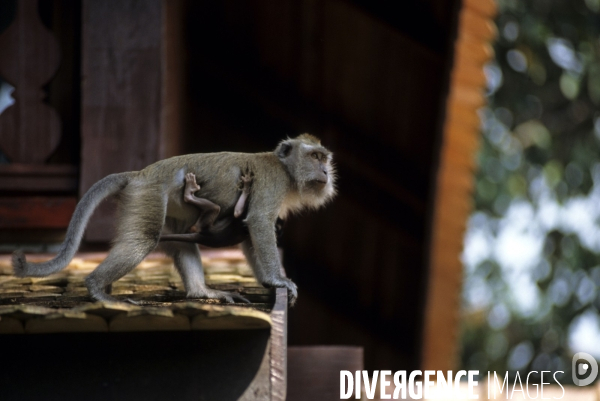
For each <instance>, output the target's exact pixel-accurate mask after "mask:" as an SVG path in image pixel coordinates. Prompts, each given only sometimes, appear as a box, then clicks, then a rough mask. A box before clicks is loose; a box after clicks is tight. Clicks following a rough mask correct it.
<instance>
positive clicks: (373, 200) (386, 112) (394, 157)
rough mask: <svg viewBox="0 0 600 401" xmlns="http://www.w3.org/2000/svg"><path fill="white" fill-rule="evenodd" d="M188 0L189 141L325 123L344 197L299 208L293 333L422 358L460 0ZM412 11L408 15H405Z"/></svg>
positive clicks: (287, 234)
mask: <svg viewBox="0 0 600 401" xmlns="http://www.w3.org/2000/svg"><path fill="white" fill-rule="evenodd" d="M405 7H406V9H407V10H410V18H407V17H406V16H403V17H400V16H398V15H397V14H398V13H397V12H396V11H395V10H393V9H392V8H391V6H387V5H386V3H385V2H374V3H370V2H364V3H361V2H356V3H355V2H350V1H343V0H303V1H291V0H289V1H285V0H284V1H278V2H270V1H243V2H240V1H235V2H234V1H225V2H218V3H217V2H194V1H190V2H188V3H187V10H186V13H185V14H186V16H187V20H186V30H185V32H186V35H185V37H186V40H187V46H188V49H189V53H188V54H189V57H190V60H189V64H188V67H189V75H188V83H189V85H188V88H187V89H188V98H189V102H188V110H187V116H188V117H187V119H186V136H185V141H186V145H185V148H186V151H190V152H196V151H202V152H206V151H216V150H223V149H228V150H241V151H259V150H266V149H271V148H274V147H275V145H276V144H277V142H278V141H279V140H281V139H282V138H285V136H287V135H296V134H299V133H302V132H305V131H308V132H312V133H315V134H316V135H318V136H320V137H321V138H322V140H323V143H324V144H325V145H326V146H328V147H330V148H331V149H332V150H333V151H334V154H335V160H336V163H337V167H338V172H339V196H338V197H337V198H336V200H335V201H334V202H333V203H332V204H331V205H330V206H328V207H327V208H326V209H324V210H323V211H321V212H318V213H307V214H303V215H302V216H298V217H295V218H292V219H290V221H289V222H288V224H287V226H286V227H285V229H284V236H283V247H284V250H285V264H286V267H287V268H288V273H289V275H290V276H291V277H292V278H293V279H294V280H295V281H296V282H297V283H298V285H299V288H300V297H299V302H298V306H297V307H295V308H294V309H292V311H291V312H290V337H289V339H290V343H291V344H346V345H353V344H355V345H365V346H366V350H365V358H366V366H367V368H371V369H373V368H377V369H383V368H391V369H410V368H416V367H417V366H418V364H419V352H420V351H419V350H420V347H421V343H420V336H421V325H422V323H423V321H422V315H423V310H424V306H423V302H424V299H425V296H424V291H425V288H426V263H427V259H426V254H427V245H428V229H427V227H428V222H429V217H428V216H429V214H428V211H429V208H430V206H429V205H430V201H431V200H432V199H431V197H432V177H433V176H434V172H435V168H434V166H435V165H436V160H437V147H436V144H437V141H438V139H439V138H438V133H439V132H440V130H441V122H442V120H441V119H440V117H441V116H442V115H443V103H444V99H445V94H446V90H447V85H448V82H449V78H448V77H449V66H450V61H451V59H450V57H449V56H450V55H451V51H452V48H451V47H450V45H451V43H452V38H453V35H454V33H453V27H454V26H455V20H453V16H454V15H456V14H455V12H456V7H457V4H456V3H455V2H453V1H427V2H418V1H410V2H407V3H406V5H405ZM409 19H410V21H411V22H410V23H408V22H407V20H409Z"/></svg>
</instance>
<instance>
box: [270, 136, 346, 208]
mask: <svg viewBox="0 0 600 401" xmlns="http://www.w3.org/2000/svg"><path fill="white" fill-rule="evenodd" d="M275 154H276V155H277V157H278V158H279V160H281V162H282V163H283V164H284V165H285V167H286V168H287V171H288V172H289V174H290V176H291V177H292V180H293V184H294V185H295V187H296V189H297V191H298V195H300V202H301V203H302V204H303V206H305V207H310V208H318V207H320V206H322V205H324V204H325V203H327V201H329V200H331V199H332V198H333V197H334V196H335V169H334V166H333V163H332V158H333V154H332V153H331V152H330V151H329V150H327V149H326V148H325V147H324V146H322V145H321V141H320V140H319V139H318V138H316V137H314V136H312V135H310V134H302V135H300V136H298V137H296V138H293V139H289V138H288V139H286V140H284V141H282V142H281V143H279V145H278V146H277V148H276V149H275Z"/></svg>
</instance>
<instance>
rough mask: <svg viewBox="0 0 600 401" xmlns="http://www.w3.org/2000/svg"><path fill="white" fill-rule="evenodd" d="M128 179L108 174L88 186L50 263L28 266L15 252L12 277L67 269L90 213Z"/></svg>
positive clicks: (23, 258) (20, 252)
mask: <svg viewBox="0 0 600 401" xmlns="http://www.w3.org/2000/svg"><path fill="white" fill-rule="evenodd" d="M130 175H131V173H120V174H111V175H109V176H107V177H104V178H103V179H101V180H100V181H98V182H97V183H95V184H94V185H92V187H91V188H90V189H89V190H88V191H87V192H86V193H85V195H83V197H82V198H81V200H80V201H79V203H78V204H77V207H76V208H75V212H74V213H73V217H72V218H71V222H70V223H69V228H68V229H67V235H66V237H65V241H64V242H63V243H62V245H61V246H60V249H59V251H58V254H57V255H56V256H55V257H54V259H51V260H49V261H47V262H42V263H28V262H27V261H26V260H25V255H24V254H23V251H20V250H17V251H15V252H14V253H13V256H12V266H13V269H14V273H15V276H17V277H44V276H47V275H49V274H52V273H56V272H58V271H60V270H62V269H64V268H65V267H67V265H68V264H69V262H70V261H71V259H73V256H75V252H77V249H79V244H80V243H81V237H83V233H84V231H85V227H86V226H87V223H88V221H89V219H90V217H91V216H92V213H93V212H94V209H96V207H97V206H98V205H99V204H100V202H102V200H103V199H104V198H106V197H107V196H109V195H112V194H114V193H116V192H118V191H120V190H121V189H123V188H124V187H125V186H126V185H127V183H128V182H129V177H130Z"/></svg>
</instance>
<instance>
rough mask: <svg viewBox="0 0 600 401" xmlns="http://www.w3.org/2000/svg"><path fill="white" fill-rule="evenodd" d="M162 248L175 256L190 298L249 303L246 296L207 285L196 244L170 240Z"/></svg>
mask: <svg viewBox="0 0 600 401" xmlns="http://www.w3.org/2000/svg"><path fill="white" fill-rule="evenodd" d="M161 249H162V250H163V251H164V252H165V253H166V254H167V255H169V256H170V257H172V258H173V263H174V265H175V268H176V269H177V271H178V272H179V274H180V275H181V279H182V280H183V284H184V286H185V290H186V292H187V297H188V298H208V299H219V300H221V301H224V302H228V303H234V302H244V303H249V301H248V300H247V299H246V298H244V297H243V296H241V295H239V294H237V293H235V292H227V291H219V290H214V289H212V288H208V287H207V286H206V283H205V281H204V269H203V268H202V261H201V259H200V252H199V251H198V247H197V246H196V245H195V244H188V243H182V242H177V243H175V242H168V243H165V244H161Z"/></svg>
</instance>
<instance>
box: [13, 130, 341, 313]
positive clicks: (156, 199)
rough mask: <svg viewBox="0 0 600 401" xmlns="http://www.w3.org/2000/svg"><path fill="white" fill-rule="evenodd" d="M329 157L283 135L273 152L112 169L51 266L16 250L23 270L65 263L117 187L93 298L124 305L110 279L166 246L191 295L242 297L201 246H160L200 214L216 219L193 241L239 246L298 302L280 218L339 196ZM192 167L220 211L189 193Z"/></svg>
mask: <svg viewBox="0 0 600 401" xmlns="http://www.w3.org/2000/svg"><path fill="white" fill-rule="evenodd" d="M331 158H332V156H331V153H330V152H329V151H328V150H327V149H326V148H324V147H323V146H321V144H320V141H319V140H318V139H317V138H315V137H313V136H311V135H308V134H303V135H300V136H299V137H297V138H294V139H287V140H284V141H282V142H281V143H280V144H279V145H278V146H277V148H276V149H275V150H274V151H273V152H264V153H231V152H222V153H205V154H192V155H184V156H178V157H173V158H170V159H166V160H161V161H159V162H156V163H154V164H152V165H150V166H148V167H146V168H145V169H143V170H141V171H132V172H127V173H120V174H112V175H109V176H107V177H105V178H103V179H102V180H100V181H98V182H97V183H96V184H94V185H93V186H92V187H91V188H90V190H89V191H88V192H87V193H86V194H85V195H84V196H83V197H82V198H81V200H80V202H79V204H78V205H77V207H76V209H75V212H74V213H73V217H72V219H71V222H70V223H69V228H68V229H67V234H66V237H65V241H64V242H63V244H62V245H61V247H60V250H59V252H58V254H57V255H56V257H55V258H54V259H52V260H49V261H47V262H43V263H29V262H27V261H26V260H25V256H24V255H23V253H22V252H19V251H17V252H15V253H14V255H13V268H14V271H15V274H16V275H17V276H19V277H26V276H31V277H43V276H47V275H49V274H52V273H56V272H58V271H60V270H62V269H63V268H65V267H66V266H67V265H68V264H69V262H70V261H71V259H72V258H73V256H74V255H75V252H76V251H77V249H78V247H79V244H80V242H81V237H82V236H83V233H84V230H85V226H86V225H87V222H88V220H89V218H90V216H91V215H92V213H93V211H94V209H95V208H96V207H97V206H98V204H99V203H100V202H101V201H102V200H103V199H104V198H106V197H108V196H110V195H113V194H116V193H119V194H120V196H119V200H120V205H119V208H120V214H119V216H120V217H119V219H118V221H117V236H116V238H115V241H114V245H113V248H112V249H111V251H110V253H109V254H108V256H107V257H106V259H105V260H104V261H103V262H102V263H101V264H100V265H99V266H98V267H97V268H96V269H95V270H94V271H93V272H92V273H91V274H90V275H89V276H88V277H87V278H86V281H85V283H86V286H87V287H88V290H89V292H90V295H91V296H92V298H94V299H96V300H100V301H116V298H114V297H112V296H111V295H109V294H108V292H109V291H110V287H111V284H112V283H113V282H114V281H116V280H118V279H119V278H121V277H123V276H124V275H125V274H127V273H128V272H130V271H131V270H132V269H133V268H135V267H136V266H137V265H138V264H139V263H140V262H141V261H142V260H143V259H144V258H145V257H146V255H148V253H150V252H151V251H153V250H154V249H155V248H156V247H157V246H159V247H160V249H161V250H162V251H164V252H165V253H166V254H167V255H169V256H170V257H172V258H173V261H174V265H175V267H176V268H177V270H178V272H179V274H180V275H181V277H182V280H183V283H184V285H185V289H186V292H187V295H188V297H193V298H215V299H220V300H223V301H226V302H233V301H234V299H239V300H242V298H241V297H240V296H239V295H237V294H229V293H227V292H224V291H217V290H213V289H210V288H208V287H207V286H206V284H205V281H204V272H203V268H202V262H201V259H200V254H199V251H198V247H197V246H196V245H195V244H192V243H188V242H181V241H165V242H160V244H159V239H160V238H161V235H162V236H163V238H164V237H165V236H166V235H177V234H180V235H186V234H185V233H186V232H188V231H189V229H190V227H192V226H193V225H194V224H195V223H196V221H198V219H199V218H201V222H200V224H201V226H202V225H203V224H204V225H206V224H210V225H208V226H206V227H208V229H205V230H204V231H205V232H204V234H203V235H202V236H200V237H197V238H196V241H193V242H197V243H200V244H204V245H208V246H212V247H220V246H229V245H234V244H238V243H240V242H241V243H242V250H243V251H244V254H245V255H246V258H247V259H248V263H249V264H250V266H251V267H252V269H253V271H254V274H255V276H256V279H257V280H258V282H259V283H261V284H263V285H264V286H268V287H284V288H287V289H288V291H289V292H288V294H289V297H290V301H291V303H293V302H294V301H295V299H296V297H297V289H296V285H295V284H294V283H293V282H292V281H291V280H290V279H288V278H287V277H285V276H284V275H283V274H282V268H281V261H280V259H279V253H278V250H277V244H276V238H275V222H276V220H277V218H278V217H279V218H283V219H285V217H286V216H287V215H288V214H289V213H291V212H295V211H299V210H302V209H306V208H308V209H316V208H318V207H320V206H322V205H324V204H325V203H327V201H329V200H330V199H332V198H333V196H334V195H335V188H334V182H335V172H334V168H333V165H332V163H331ZM244 168H246V169H248V170H249V171H252V173H253V174H254V178H253V180H252V191H251V196H248V194H246V195H244V193H243V191H242V195H240V193H239V189H238V181H239V179H240V176H241V175H242V174H243V171H244ZM186 172H187V173H193V174H194V175H195V176H196V179H197V180H198V182H199V183H200V186H199V187H201V189H200V191H199V196H198V198H199V199H204V200H206V201H208V199H210V201H209V202H210V203H212V204H213V205H215V206H217V207H218V208H219V209H218V211H215V210H216V208H214V207H212V206H211V205H208V209H204V208H203V207H201V208H200V210H199V209H198V207H196V205H193V204H190V203H188V202H185V201H184V200H183V199H182V195H181V194H182V190H183V187H184V179H185V174H186ZM242 198H243V200H242ZM240 200H241V203H242V206H241V211H242V213H245V214H242V217H243V216H244V215H245V217H243V219H242V218H238V217H235V216H234V215H235V214H238V213H237V212H239V211H240V208H239V207H236V205H238V203H239V202H240ZM206 205H207V204H205V205H204V206H206ZM244 207H245V209H246V210H245V212H244ZM206 210H208V211H209V212H208V213H207V212H206ZM210 210H213V211H212V212H210ZM236 210H237V211H236ZM201 228H203V227H201ZM196 234H202V232H200V233H196Z"/></svg>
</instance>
